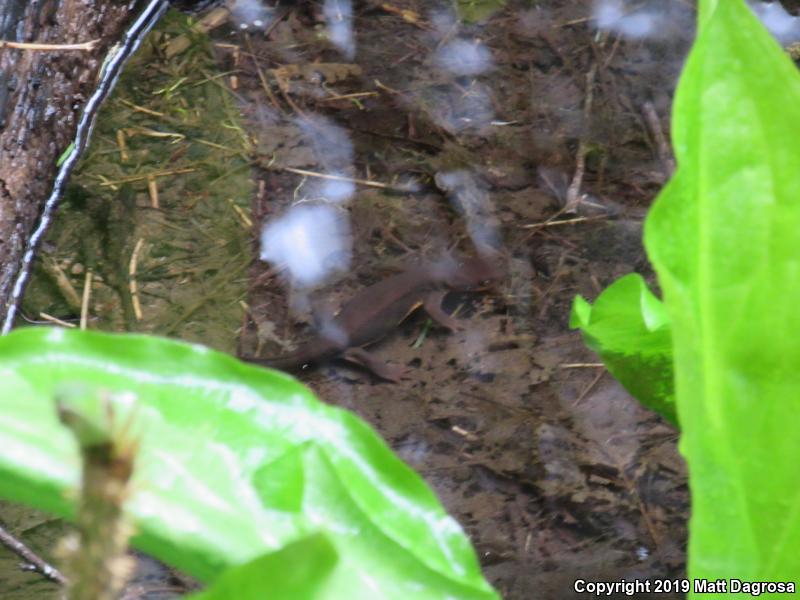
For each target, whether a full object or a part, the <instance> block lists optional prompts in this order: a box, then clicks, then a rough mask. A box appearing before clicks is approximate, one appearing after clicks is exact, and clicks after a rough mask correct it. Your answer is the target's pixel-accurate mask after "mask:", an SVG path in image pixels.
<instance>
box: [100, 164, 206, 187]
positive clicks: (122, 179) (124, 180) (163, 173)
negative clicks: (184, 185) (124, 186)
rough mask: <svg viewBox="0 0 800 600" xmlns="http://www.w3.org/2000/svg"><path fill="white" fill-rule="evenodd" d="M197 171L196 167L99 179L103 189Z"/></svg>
mask: <svg viewBox="0 0 800 600" xmlns="http://www.w3.org/2000/svg"><path fill="white" fill-rule="evenodd" d="M195 171H197V169H195V168H194V167H187V168H183V169H171V170H164V171H153V172H152V173H147V174H145V175H131V176H130V177H120V178H119V179H106V178H105V177H99V178H98V179H100V180H101V183H100V185H101V186H102V187H114V186H116V185H119V184H121V183H133V182H134V181H142V180H143V179H144V180H147V179H150V178H151V177H166V176H167V175H181V174H182V173H194V172H195Z"/></svg>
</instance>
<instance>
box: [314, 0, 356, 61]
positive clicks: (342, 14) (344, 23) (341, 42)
mask: <svg viewBox="0 0 800 600" xmlns="http://www.w3.org/2000/svg"><path fill="white" fill-rule="evenodd" d="M322 12H323V14H324V15H325V24H326V26H327V28H328V39H329V40H330V41H331V43H332V44H333V45H334V46H336V47H337V48H338V49H339V51H340V52H341V53H342V54H343V55H344V57H345V58H347V59H348V60H352V59H353V57H354V56H355V54H356V42H355V37H354V36H353V4H352V2H351V0H325V4H324V5H323V7H322Z"/></svg>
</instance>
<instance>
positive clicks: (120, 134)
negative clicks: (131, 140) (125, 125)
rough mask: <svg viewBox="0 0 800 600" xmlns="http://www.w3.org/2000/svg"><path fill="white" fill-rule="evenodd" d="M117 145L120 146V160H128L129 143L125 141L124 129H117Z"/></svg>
mask: <svg viewBox="0 0 800 600" xmlns="http://www.w3.org/2000/svg"><path fill="white" fill-rule="evenodd" d="M117 146H119V162H123V163H125V162H128V160H129V159H130V156H129V155H128V145H127V143H126V142H125V130H124V129H117Z"/></svg>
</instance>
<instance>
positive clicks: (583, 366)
mask: <svg viewBox="0 0 800 600" xmlns="http://www.w3.org/2000/svg"><path fill="white" fill-rule="evenodd" d="M558 367H559V368H560V369H602V368H604V367H605V365H604V364H603V363H564V364H563V365H558Z"/></svg>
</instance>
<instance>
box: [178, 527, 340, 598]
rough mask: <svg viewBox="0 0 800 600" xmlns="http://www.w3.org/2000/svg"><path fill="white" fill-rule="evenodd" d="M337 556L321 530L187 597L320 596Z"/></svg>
mask: <svg viewBox="0 0 800 600" xmlns="http://www.w3.org/2000/svg"><path fill="white" fill-rule="evenodd" d="M337 559H338V557H337V553H336V548H335V547H334V545H333V544H332V543H331V542H330V540H328V538H327V537H326V536H325V535H323V534H319V533H318V534H315V535H312V536H309V537H307V538H303V539H300V540H298V541H296V542H292V543H291V544H288V545H286V546H284V547H283V548H282V549H281V550H278V551H276V552H270V553H269V554H265V555H264V556H259V557H258V558H256V559H253V560H251V561H250V562H248V563H245V564H244V565H242V566H240V567H233V568H232V569H230V570H228V571H226V572H225V573H223V574H222V576H221V577H219V579H217V580H216V581H215V582H214V584H213V585H212V586H211V587H210V588H209V589H208V590H205V591H203V592H201V593H199V594H194V595H192V596H190V597H189V598H188V599H187V600H231V599H232V598H235V599H236V600H263V599H264V597H265V593H264V591H265V590H268V591H269V596H268V597H269V598H292V600H310V599H312V598H320V597H322V594H323V591H324V588H325V586H326V585H327V584H328V582H329V580H330V577H331V574H332V572H333V570H334V568H335V566H336V562H337Z"/></svg>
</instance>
